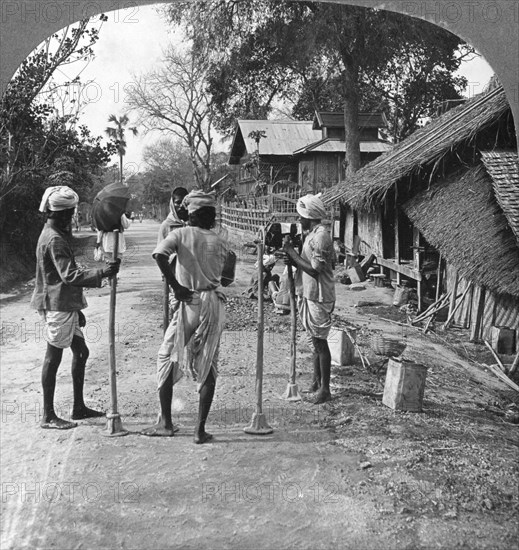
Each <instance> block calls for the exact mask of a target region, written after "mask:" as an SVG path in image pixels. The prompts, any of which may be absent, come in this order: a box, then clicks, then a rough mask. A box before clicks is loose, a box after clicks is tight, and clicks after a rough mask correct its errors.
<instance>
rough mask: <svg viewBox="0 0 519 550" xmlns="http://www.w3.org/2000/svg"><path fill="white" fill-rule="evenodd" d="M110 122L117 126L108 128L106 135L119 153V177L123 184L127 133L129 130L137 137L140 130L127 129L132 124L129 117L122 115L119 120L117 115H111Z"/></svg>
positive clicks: (133, 127) (131, 127)
mask: <svg viewBox="0 0 519 550" xmlns="http://www.w3.org/2000/svg"><path fill="white" fill-rule="evenodd" d="M108 122H111V123H112V124H113V125H114V126H115V127H114V126H107V128H106V130H105V133H106V135H107V136H108V137H109V138H110V139H111V140H112V143H113V144H114V145H115V147H116V149H117V153H118V155H119V176H120V178H121V184H123V183H124V180H123V159H124V155H125V154H126V146H127V145H128V144H127V143H126V137H125V133H126V130H127V129H128V130H130V132H131V133H132V134H133V135H134V136H136V135H137V134H138V130H137V128H136V127H135V126H130V127H128V128H126V127H127V126H128V123H129V122H130V119H129V118H128V115H121V117H119V118H117V116H116V115H110V116H109V117H108Z"/></svg>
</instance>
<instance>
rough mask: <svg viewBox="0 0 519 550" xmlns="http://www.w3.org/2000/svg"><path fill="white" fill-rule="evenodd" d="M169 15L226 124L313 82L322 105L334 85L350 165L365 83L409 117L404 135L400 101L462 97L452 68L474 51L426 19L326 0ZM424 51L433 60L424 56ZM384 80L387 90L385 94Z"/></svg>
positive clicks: (218, 1) (202, 5)
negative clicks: (187, 41) (204, 68)
mask: <svg viewBox="0 0 519 550" xmlns="http://www.w3.org/2000/svg"><path fill="white" fill-rule="evenodd" d="M166 13H167V16H168V17H169V19H170V21H172V22H173V23H176V24H181V25H184V26H185V27H186V29H187V31H188V33H189V36H190V37H191V38H192V39H193V41H194V46H195V51H196V53H197V55H199V56H200V57H202V58H203V59H207V60H209V63H210V66H209V69H210V71H209V74H210V78H209V90H210V92H211V93H212V96H213V99H214V102H215V108H217V109H218V114H219V118H218V122H219V124H220V125H221V127H222V128H223V129H227V130H228V129H229V128H230V127H231V124H232V119H233V118H234V119H235V118H236V117H238V116H240V117H243V118H256V117H258V115H260V116H261V115H263V116H264V115H265V114H268V112H269V111H270V110H271V108H272V104H273V101H274V99H281V100H286V99H289V100H293V99H294V98H295V99H296V104H297V103H298V101H297V100H298V98H300V97H302V96H303V95H304V94H305V93H307V94H309V95H308V97H309V98H311V97H312V95H313V94H315V92H317V91H318V87H317V88H316V87H315V85H316V84H317V85H320V87H321V91H322V92H324V95H323V96H322V101H323V103H324V102H327V101H328V102H329V101H330V99H331V98H330V95H329V89H328V84H332V85H333V87H334V88H335V90H336V94H337V95H338V96H339V97H340V104H341V107H342V109H343V112H344V120H345V129H346V140H345V141H346V143H345V148H346V163H347V172H353V171H355V170H356V169H358V168H359V166H360V149H359V126H358V112H359V108H360V106H361V105H362V99H361V94H362V91H363V89H366V88H371V89H372V90H371V92H370V94H371V95H372V96H374V97H377V96H378V97H380V102H382V104H384V103H385V102H393V104H394V108H393V110H390V114H392V115H395V116H397V117H400V118H403V117H404V116H409V117H410V122H409V123H405V124H404V123H398V124H396V126H399V127H400V128H401V131H400V132H399V135H401V134H402V133H403V132H406V131H408V127H410V126H413V125H414V124H415V123H416V120H417V119H416V114H417V113H419V112H420V107H417V108H416V109H415V110H414V111H413V112H407V111H406V112H404V111H403V110H402V109H401V108H400V109H399V108H398V107H401V106H402V105H403V104H405V103H407V102H409V101H413V102H418V103H419V104H420V105H422V104H423V100H424V98H425V97H436V98H439V96H440V97H441V95H442V94H451V95H455V97H459V95H458V89H459V87H460V86H461V85H463V84H464V81H463V80H461V79H459V80H456V79H454V78H453V76H452V73H453V72H454V71H455V70H456V69H457V67H458V66H459V64H460V63H461V60H462V58H463V57H464V56H465V55H468V54H469V53H470V52H471V51H472V50H471V48H469V47H468V46H466V45H464V44H463V43H462V41H461V40H460V39H459V38H457V37H455V36H454V35H452V34H451V33H448V32H447V31H444V30H443V29H440V28H439V27H436V26H434V25H431V24H429V23H426V22H423V21H419V20H416V19H412V18H410V17H406V16H403V15H400V14H396V13H391V12H387V11H382V10H376V9H369V8H361V7H354V6H341V5H337V4H332V3H316V2H277V1H276V0H250V1H248V2H240V1H239V0H195V1H194V2H189V3H175V4H172V5H170V6H168V7H167V8H166ZM429 58H431V59H434V61H431V62H430V63H428V64H427V63H424V61H425V60H427V59H429ZM403 62H405V63H404V67H403V68H402V67H401V64H402V63H403ZM439 81H441V82H443V84H442V85H438V82H439ZM388 85H390V88H391V90H392V91H391V93H386V94H384V93H383V92H386V87H387V86H388ZM312 86H314V87H313V88H312ZM337 95H335V97H337ZM443 98H444V97H441V99H443ZM313 99H314V101H315V102H316V103H319V102H320V101H321V100H320V98H319V97H315V95H314V98H313ZM335 102H336V100H335V99H334V100H333V103H335ZM397 102H398V103H397ZM430 103H431V101H429V100H427V101H425V104H426V105H427V107H429V106H430ZM299 107H301V105H299ZM321 108H322V107H321ZM229 114H230V115H231V116H229ZM406 124H407V125H406Z"/></svg>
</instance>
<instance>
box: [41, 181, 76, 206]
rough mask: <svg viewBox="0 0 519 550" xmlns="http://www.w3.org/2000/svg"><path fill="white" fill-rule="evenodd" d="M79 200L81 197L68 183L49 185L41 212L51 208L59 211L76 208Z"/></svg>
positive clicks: (44, 195)
mask: <svg viewBox="0 0 519 550" xmlns="http://www.w3.org/2000/svg"><path fill="white" fill-rule="evenodd" d="M78 202H79V197H78V195H77V193H76V192H75V191H73V190H72V189H71V188H70V187H67V186H66V185H56V186H54V187H47V189H45V193H43V198H42V199H41V203H40V212H45V211H47V210H51V211H52V212H58V211H60V210H68V209H69V208H75V207H76V206H77V204H78Z"/></svg>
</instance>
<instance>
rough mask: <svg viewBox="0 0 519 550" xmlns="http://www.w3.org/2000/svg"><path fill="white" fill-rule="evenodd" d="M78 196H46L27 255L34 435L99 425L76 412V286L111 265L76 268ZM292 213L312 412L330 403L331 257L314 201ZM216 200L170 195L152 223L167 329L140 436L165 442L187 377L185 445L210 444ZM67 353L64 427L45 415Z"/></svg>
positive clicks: (221, 249) (79, 377) (115, 265)
mask: <svg viewBox="0 0 519 550" xmlns="http://www.w3.org/2000/svg"><path fill="white" fill-rule="evenodd" d="M77 204H78V195H77V194H76V193H75V192H74V191H73V190H72V189H71V188H70V187H67V186H55V187H49V188H47V189H46V191H45V193H44V196H43V198H42V201H41V204H40V211H41V212H43V213H45V214H46V217H47V221H46V223H45V225H44V228H43V230H42V233H41V235H40V238H39V240H38V245H37V250H36V258H37V264H36V283H35V289H34V293H33V296H32V300H31V305H32V307H34V309H36V310H37V311H38V312H39V314H40V316H41V318H42V319H43V320H44V322H45V328H46V330H45V339H46V342H47V348H46V353H45V358H44V361H43V369H42V386H43V417H42V420H41V427H42V428H47V429H48V428H54V429H60V430H61V429H69V428H74V427H76V426H77V423H76V422H75V421H76V420H82V419H87V418H95V417H101V416H104V414H105V413H104V412H101V411H98V410H95V409H91V408H89V407H87V406H86V404H85V402H84V399H83V387H84V379H85V366H86V361H87V358H88V354H89V350H88V347H87V346H86V343H85V338H84V335H83V331H82V330H81V329H82V327H84V326H85V324H86V320H85V316H84V315H83V313H82V310H83V309H84V308H85V307H86V306H87V303H86V300H85V298H84V296H83V288H84V287H87V288H88V287H100V286H101V282H102V279H103V278H105V277H107V278H111V277H114V276H115V275H116V274H117V273H118V271H119V266H120V259H115V260H114V261H107V262H106V267H103V268H101V269H84V268H82V267H80V266H78V265H77V263H76V261H75V258H74V253H73V248H72V243H71V236H72V229H71V225H72V219H73V216H74V211H75V208H76V206H77ZM297 212H298V214H299V216H300V222H301V226H302V230H303V234H304V235H305V236H306V238H305V240H304V243H303V247H302V251H301V254H298V252H297V251H296V250H295V249H294V247H293V245H292V242H291V239H290V238H289V237H285V240H284V242H283V251H284V252H285V263H287V264H290V265H292V266H294V267H296V273H295V289H296V294H297V297H298V299H297V306H298V311H299V315H300V318H301V322H302V324H303V326H304V328H305V330H306V331H307V332H308V334H309V335H310V336H311V338H312V343H313V348H314V350H313V378H312V384H311V387H310V388H309V390H310V391H312V392H315V399H314V403H316V404H318V403H324V402H326V401H329V400H330V399H331V394H330V369H331V356H330V350H329V347H328V342H327V337H328V334H329V331H330V328H331V313H332V311H333V308H334V304H335V285H334V279H333V266H334V258H335V252H334V248H333V244H332V240H331V238H330V235H329V233H328V231H327V230H326V229H325V227H324V226H323V225H322V224H321V220H323V219H324V218H325V216H326V211H325V207H324V204H323V202H322V201H321V199H320V198H319V196H315V195H306V196H304V197H302V198H301V199H299V200H298V203H297ZM215 224H216V201H215V197H214V195H213V194H212V193H204V192H202V191H198V190H195V191H191V192H190V193H188V192H187V190H186V189H184V188H182V187H177V188H176V189H174V190H173V192H172V196H171V201H170V213H169V215H168V217H167V219H166V220H164V222H163V223H162V225H161V227H160V230H159V235H158V244H157V246H156V248H155V250H154V251H153V253H152V255H153V258H154V259H155V261H156V263H157V265H158V268H159V269H160V271H161V273H162V275H163V277H164V279H165V281H167V283H168V284H169V286H170V288H171V290H172V294H171V303H170V307H171V309H170V311H171V321H170V323H169V326H168V327H167V329H166V331H165V333H164V338H163V342H162V344H161V346H160V348H159V351H158V356H157V382H158V397H159V404H160V416H159V419H158V421H157V422H156V423H155V424H154V425H152V426H150V427H148V428H145V429H144V430H143V431H142V432H141V433H142V434H143V435H146V436H167V437H171V436H173V434H174V433H175V432H176V431H178V427H177V426H174V425H173V422H172V416H171V406H172V399H173V386H174V385H175V384H176V383H177V382H178V381H179V380H180V379H181V378H182V376H183V374H184V373H185V372H186V371H191V373H192V374H193V376H194V378H195V379H196V381H197V388H198V392H199V411H198V420H197V422H196V426H195V429H194V442H195V443H198V444H200V443H206V442H208V441H210V440H211V439H212V437H213V436H212V435H211V434H209V433H208V432H207V431H206V429H205V426H206V421H207V417H208V415H209V411H210V409H211V404H212V401H213V396H214V392H215V385H216V379H217V375H218V370H217V362H218V352H219V346H220V338H221V335H222V332H223V329H224V325H225V294H224V293H223V291H222V284H221V283H222V270H223V269H224V265H225V262H226V259H227V256H228V254H229V243H228V242H227V241H226V240H225V239H224V238H222V236H220V235H219V234H218V233H217V232H216V231H214V228H215ZM69 347H70V348H71V350H72V383H73V395H74V400H73V407H72V412H71V421H69V420H65V419H62V418H59V417H58V416H57V414H56V412H55V410H54V392H55V387H56V374H57V371H58V368H59V365H60V363H61V359H62V354H63V349H65V348H69Z"/></svg>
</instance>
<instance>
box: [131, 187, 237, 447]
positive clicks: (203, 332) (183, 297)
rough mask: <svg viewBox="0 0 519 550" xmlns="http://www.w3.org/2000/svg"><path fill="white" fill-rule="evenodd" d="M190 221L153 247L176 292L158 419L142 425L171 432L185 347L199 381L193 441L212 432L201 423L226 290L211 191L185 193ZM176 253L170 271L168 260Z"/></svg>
mask: <svg viewBox="0 0 519 550" xmlns="http://www.w3.org/2000/svg"><path fill="white" fill-rule="evenodd" d="M184 205H185V206H186V208H187V212H188V216H189V225H188V226H187V227H181V228H179V229H176V230H175V231H172V232H171V233H169V235H168V236H167V237H166V238H165V239H164V240H162V241H161V242H160V243H159V244H158V245H157V248H155V250H154V252H153V257H154V258H155V261H156V262H157V264H158V266H159V268H160V270H161V272H162V274H163V275H164V277H165V279H166V280H167V281H168V282H169V284H170V286H171V288H172V289H173V293H174V295H175V306H174V311H173V316H172V319H171V322H170V324H169V326H168V329H167V330H166V333H165V334H164V340H163V342H162V345H161V347H160V349H159V352H158V357H157V379H158V380H157V382H158V384H157V385H158V390H159V401H160V411H161V412H160V419H159V421H158V422H157V423H156V424H154V425H153V426H150V427H149V428H146V429H145V430H143V432H142V433H143V434H144V435H148V436H173V433H174V431H175V430H174V427H173V423H172V418H171V404H172V400H173V386H174V384H176V383H177V382H178V381H179V380H180V379H181V378H182V376H183V374H184V360H183V355H184V348H185V347H186V346H189V347H188V349H189V357H188V363H189V367H190V370H191V373H192V374H193V377H194V378H195V379H196V381H197V382H198V392H199V393H200V398H199V409H198V422H197V425H196V428H195V434H194V441H195V443H206V442H207V441H210V440H211V439H212V435H211V434H209V433H207V432H206V431H205V423H206V420H207V416H208V415H209V411H210V409H211V404H212V401H213V396H214V390H215V384H216V377H217V361H218V351H219V346H220V337H221V334H222V332H223V327H224V323H225V308H224V303H225V295H224V294H223V293H222V291H221V290H220V284H221V277H222V270H223V268H224V265H225V260H226V258H227V253H228V245H227V243H226V242H225V241H224V240H223V239H222V238H221V237H220V236H218V235H217V234H216V233H215V232H214V231H211V229H212V228H213V227H214V225H215V220H216V201H215V198H214V195H213V194H212V193H203V192H202V191H192V192H191V193H189V194H188V195H187V196H186V198H185V199H184ZM171 254H176V255H177V256H176V267H175V272H174V273H172V272H171V269H170V266H169V258H170V256H171Z"/></svg>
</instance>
